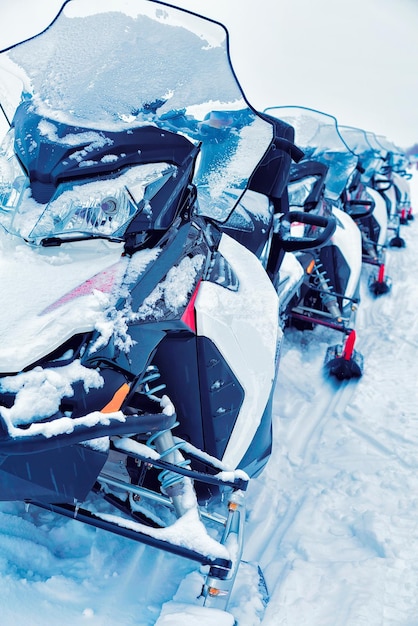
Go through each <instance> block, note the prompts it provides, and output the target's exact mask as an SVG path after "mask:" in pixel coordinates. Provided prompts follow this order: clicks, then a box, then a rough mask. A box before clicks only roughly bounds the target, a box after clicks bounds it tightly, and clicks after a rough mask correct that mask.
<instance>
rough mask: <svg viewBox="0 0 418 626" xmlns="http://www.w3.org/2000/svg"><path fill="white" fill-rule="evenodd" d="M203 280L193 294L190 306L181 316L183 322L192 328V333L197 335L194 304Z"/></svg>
mask: <svg viewBox="0 0 418 626" xmlns="http://www.w3.org/2000/svg"><path fill="white" fill-rule="evenodd" d="M201 282H202V279H200V280H199V282H198V283H197V285H196V289H195V290H194V292H193V295H192V297H191V298H190V301H189V304H188V305H187V307H186V308H185V311H184V313H183V315H182V316H181V321H182V322H184V323H185V324H186V326H188V327H189V328H190V330H191V331H192V332H194V333H195V334H196V315H195V310H194V304H195V301H196V298H197V292H198V291H199V287H200V283H201Z"/></svg>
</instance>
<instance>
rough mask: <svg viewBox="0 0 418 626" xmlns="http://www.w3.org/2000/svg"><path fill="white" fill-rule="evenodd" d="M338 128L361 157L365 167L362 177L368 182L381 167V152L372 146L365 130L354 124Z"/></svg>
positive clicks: (362, 165) (347, 142)
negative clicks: (353, 125) (355, 126)
mask: <svg viewBox="0 0 418 626" xmlns="http://www.w3.org/2000/svg"><path fill="white" fill-rule="evenodd" d="M338 130H339V132H340V134H341V136H342V137H343V139H344V141H345V142H346V144H347V145H348V146H349V148H350V149H351V150H352V151H353V152H354V153H355V154H356V155H357V156H358V157H359V164H360V165H361V167H362V168H363V169H364V173H363V174H362V175H361V179H362V181H363V182H364V183H368V182H369V181H370V179H371V178H372V176H373V174H375V173H376V172H377V171H379V170H380V168H381V165H382V158H381V154H380V152H379V151H378V150H376V149H375V148H372V146H371V145H370V142H369V141H368V140H367V134H366V132H365V131H364V130H362V129H360V128H354V127H352V126H338Z"/></svg>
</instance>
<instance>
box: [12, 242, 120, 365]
mask: <svg viewBox="0 0 418 626" xmlns="http://www.w3.org/2000/svg"><path fill="white" fill-rule="evenodd" d="M122 250H123V248H122V247H121V245H120V244H114V243H113V244H111V243H108V242H105V241H103V240H95V241H93V240H89V241H82V242H77V243H66V244H65V248H64V247H63V248H60V247H53V248H34V247H30V246H28V245H27V244H25V243H24V242H22V240H20V239H17V238H15V237H12V236H11V235H6V234H3V233H1V237H0V284H1V286H2V295H3V305H2V307H1V308H0V372H1V373H6V372H7V373H12V372H18V371H21V370H22V369H23V368H25V367H27V366H29V365H31V364H32V363H34V362H36V361H37V360H38V359H40V358H42V357H44V356H45V355H47V354H49V353H50V352H52V351H53V350H55V349H56V348H57V347H59V346H60V345H62V344H63V343H64V342H65V341H66V340H67V339H69V338H70V337H72V336H73V335H75V334H76V333H81V332H87V331H91V330H93V329H94V328H95V327H96V324H97V323H98V322H99V321H100V318H101V316H103V314H104V311H105V309H106V306H107V304H108V299H107V297H106V296H105V295H104V294H103V293H101V292H100V291H98V290H97V288H96V289H93V288H90V287H89V286H88V285H87V286H86V287H84V286H83V287H82V288H81V291H80V297H75V298H73V299H71V300H70V299H69V300H68V301H67V300H65V301H63V303H62V305H60V306H58V307H56V308H52V309H51V310H48V307H51V305H54V303H55V302H57V301H58V300H60V298H63V297H64V296H66V295H67V294H68V293H69V292H71V291H72V290H74V289H77V287H79V286H80V285H83V283H85V282H86V281H88V280H89V279H91V278H92V277H93V276H95V275H96V274H98V273H100V272H104V271H105V270H109V274H108V275H107V274H106V275H105V277H104V279H103V280H104V282H106V280H108V281H110V282H111V283H113V280H114V277H115V274H118V273H119V270H120V272H122V271H123V268H124V267H125V263H124V262H123V261H121V253H122ZM115 264H116V265H115ZM119 264H120V265H119Z"/></svg>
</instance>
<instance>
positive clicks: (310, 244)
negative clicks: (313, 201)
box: [281, 211, 337, 252]
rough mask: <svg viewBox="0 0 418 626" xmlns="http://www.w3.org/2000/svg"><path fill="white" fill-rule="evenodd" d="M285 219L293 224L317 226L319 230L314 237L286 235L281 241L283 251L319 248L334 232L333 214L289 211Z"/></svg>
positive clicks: (335, 223) (334, 221) (335, 224)
mask: <svg viewBox="0 0 418 626" xmlns="http://www.w3.org/2000/svg"><path fill="white" fill-rule="evenodd" d="M286 219H287V220H288V221H289V222H290V224H293V223H294V222H300V223H301V224H308V225H309V226H318V227H319V228H320V229H321V231H320V232H319V233H318V235H316V236H315V237H292V236H290V237H286V238H283V239H282V241H281V243H282V247H283V249H284V250H285V252H296V251H297V250H310V249H312V248H320V247H321V246H322V245H324V244H325V243H326V242H327V241H328V240H329V239H330V237H332V235H333V234H334V232H335V229H336V227H337V220H336V218H335V217H334V216H333V215H330V216H327V217H325V216H324V215H315V214H314V213H304V212H303V211H289V213H287V214H286Z"/></svg>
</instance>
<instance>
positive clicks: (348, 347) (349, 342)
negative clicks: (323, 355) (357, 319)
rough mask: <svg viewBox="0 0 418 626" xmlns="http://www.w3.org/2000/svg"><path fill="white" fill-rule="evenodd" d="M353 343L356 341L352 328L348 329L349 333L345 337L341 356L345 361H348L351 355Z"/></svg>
mask: <svg viewBox="0 0 418 626" xmlns="http://www.w3.org/2000/svg"><path fill="white" fill-rule="evenodd" d="M355 343H356V331H355V330H352V331H350V334H349V335H348V337H347V339H346V340H345V344H344V349H343V353H342V357H343V359H345V360H346V361H349V360H350V359H351V357H352V356H353V352H354V344H355Z"/></svg>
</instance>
